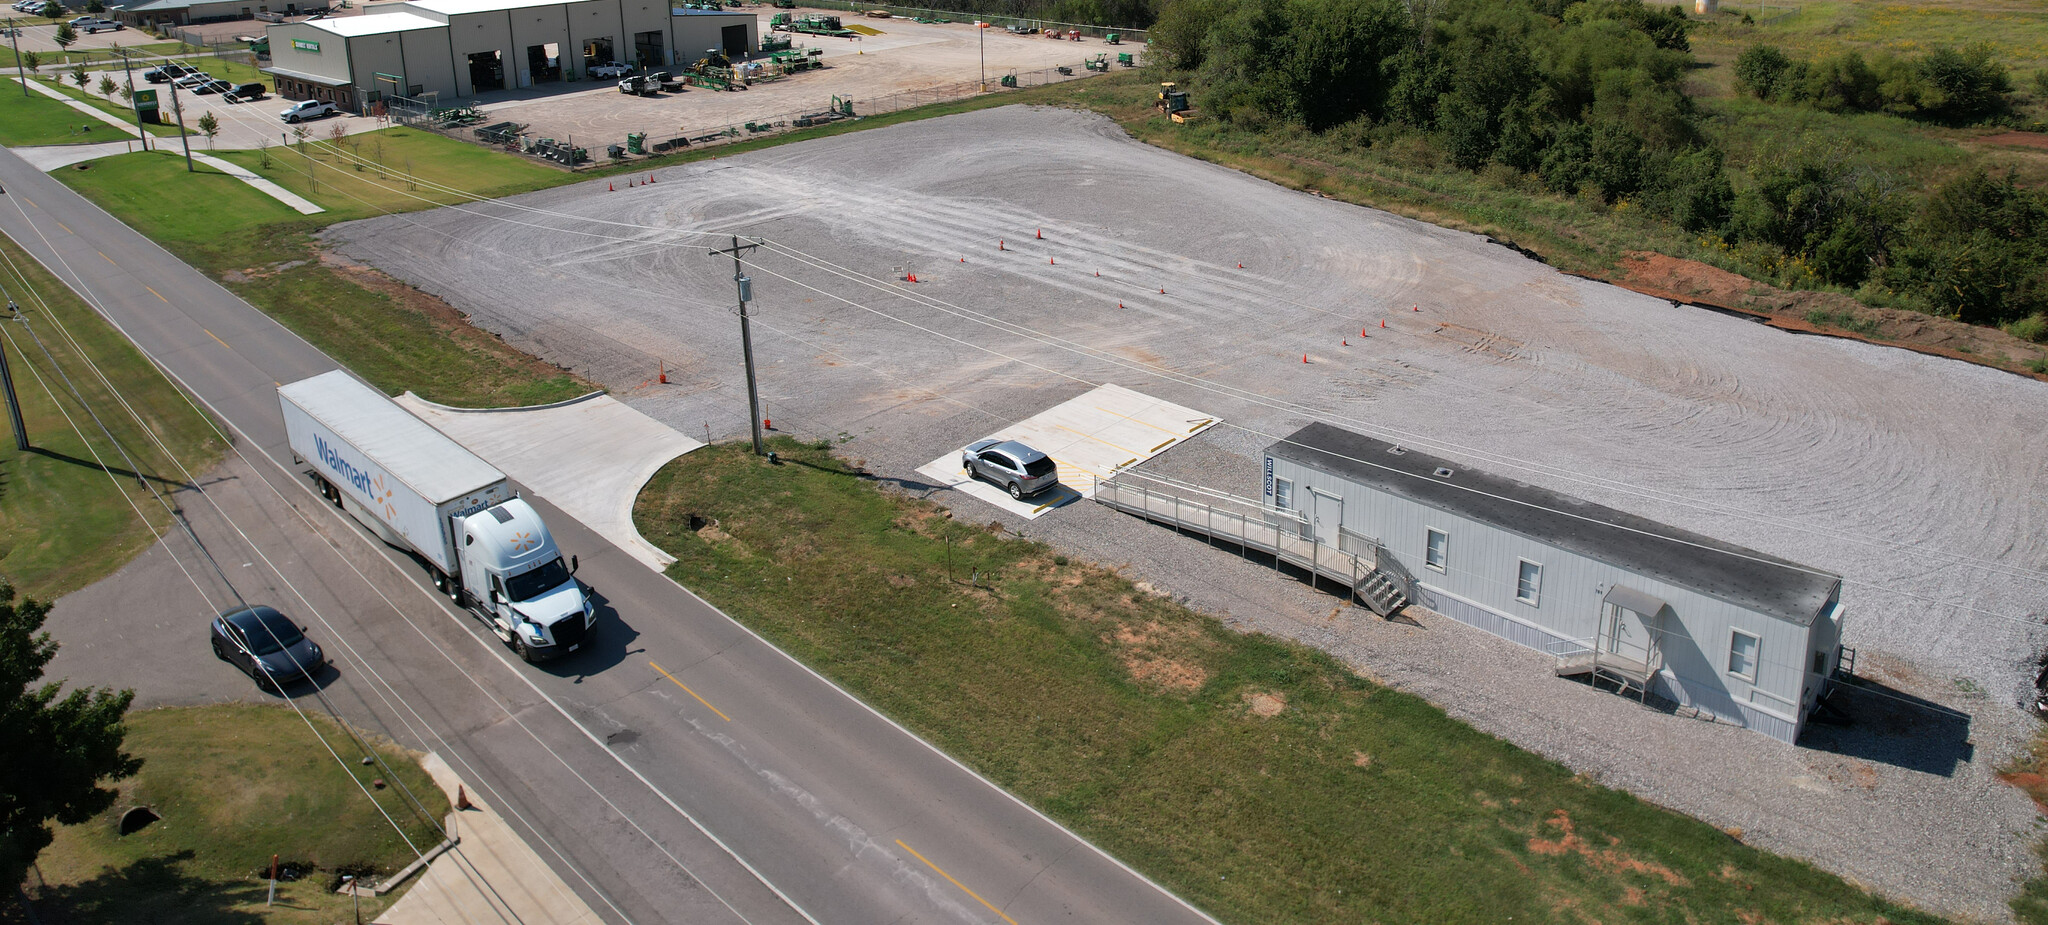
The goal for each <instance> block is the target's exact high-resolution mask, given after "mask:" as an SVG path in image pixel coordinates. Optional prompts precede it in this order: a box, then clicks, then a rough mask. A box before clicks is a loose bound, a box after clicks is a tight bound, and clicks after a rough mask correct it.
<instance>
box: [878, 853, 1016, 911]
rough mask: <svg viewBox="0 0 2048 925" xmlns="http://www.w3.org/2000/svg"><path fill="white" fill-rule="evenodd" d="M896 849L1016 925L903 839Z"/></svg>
mask: <svg viewBox="0 0 2048 925" xmlns="http://www.w3.org/2000/svg"><path fill="white" fill-rule="evenodd" d="M896 847H898V848H901V849H903V850H905V851H908V852H910V856H911V857H914V858H916V859H918V860H920V861H923V862H924V866H926V867H929V868H931V869H932V870H935V871H938V874H939V876H941V877H944V878H946V882H947V883H950V884H952V885H954V886H957V887H959V888H960V892H962V893H966V894H967V895H969V896H972V897H974V901H975V902H978V903H980V904H982V905H984V906H988V911H990V912H993V913H995V914H997V915H1001V916H1002V917H1003V921H1005V922H1008V923H1010V925H1017V920H1016V919H1013V918H1010V917H1009V916H1008V915H1005V914H1004V913H1003V910H1001V909H998V908H996V907H994V906H990V905H989V902H988V900H986V899H983V898H981V894H980V893H976V892H974V891H973V890H970V889H968V888H967V884H964V883H961V882H960V881H958V880H955V879H953V875H952V874H949V873H946V872H945V870H943V869H941V868H940V867H939V865H937V864H933V863H932V861H931V859H930V858H927V857H925V856H924V855H922V854H918V853H917V849H916V848H912V847H910V846H909V845H906V844H904V843H903V839H900V838H899V839H896Z"/></svg>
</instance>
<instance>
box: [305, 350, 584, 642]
mask: <svg viewBox="0 0 2048 925" xmlns="http://www.w3.org/2000/svg"><path fill="white" fill-rule="evenodd" d="M277 398H278V405H279V407H280V409H281V410H282V411H283V412H284V425H285V433H286V435H287V436H288V437H289V439H290V441H291V448H292V456H293V461H294V462H296V463H299V464H302V465H303V464H305V463H307V462H309V461H310V462H311V463H312V470H311V472H310V473H309V475H310V476H311V478H312V480H313V483H314V487H315V488H316V489H317V490H318V491H319V492H320V494H321V496H322V497H325V498H326V499H327V500H329V501H332V502H334V504H335V505H336V506H337V507H340V508H341V509H342V510H344V511H347V512H348V513H349V515H350V516H352V517H354V518H355V519H356V520H358V521H360V522H361V523H362V524H363V526H365V527H368V528H369V529H370V532H372V533H375V534H376V535H377V536H378V538H380V539H382V540H384V541H385V542H387V543H390V544H391V545H393V546H396V547H398V548H400V549H403V550H405V551H407V552H411V553H414V554H416V555H418V556H419V557H420V558H421V559H423V560H425V561H426V564H427V568H428V570H429V571H430V572H431V573H432V574H433V577H434V587H436V588H438V589H440V590H441V592H442V593H444V594H447V595H448V596H449V597H450V598H452V599H453V600H454V601H455V605H456V606H457V607H460V608H463V609H464V610H467V611H468V612H469V613H470V614H471V615H472V616H475V617H476V618H477V619H479V620H481V621H483V623H484V625H485V626H487V627H489V628H490V629H491V632H493V633H495V634H496V635H497V637H498V639H499V640H501V641H503V642H504V643H505V644H506V645H508V646H510V647H511V648H512V650H513V651H515V652H518V653H519V655H520V656H521V657H522V658H524V659H526V660H527V661H529V662H538V661H544V660H546V659H550V658H555V657H558V656H561V655H566V654H568V653H570V652H574V651H576V650H578V649H580V648H582V647H583V643H584V641H585V639H586V637H587V636H588V634H589V632H590V628H591V625H592V624H593V623H595V622H596V618H597V612H596V609H595V607H593V606H592V604H591V602H590V595H589V594H588V593H587V591H586V589H585V588H584V587H583V583H582V582H580V581H578V580H577V579H576V577H575V575H576V558H575V557H574V556H571V557H569V561H568V562H567V563H564V562H563V561H562V554H561V551H560V550H559V549H558V548H557V547H556V546H555V539H554V536H553V535H552V534H550V533H549V532H548V527H547V524H545V523H543V522H542V521H541V517H540V514H539V512H537V511H535V510H534V509H533V506H532V505H530V504H528V503H526V501H525V500H523V499H521V498H520V497H519V496H518V493H516V492H514V491H513V490H512V485H511V483H510V482H508V481H506V479H505V473H503V472H500V471H498V469H497V468H496V467H494V466H492V465H491V464H490V463H487V462H484V461H483V460H482V459H480V458H478V457H477V455H476V454H474V453H471V452H470V451H469V450H467V449H464V448H463V447H462V445H461V444H458V443H456V442H455V441H454V440H451V439H449V438H448V437H447V436H446V435H444V434H442V433H441V432H440V431H438V430H435V429H434V428H433V427H431V426H429V425H428V424H427V423H426V422H425V421H422V420H420V419H419V418H417V417H415V416H413V414H412V413H411V412H409V411H406V410H405V409H404V408H401V407H399V406H398V404H397V403H396V402H393V401H392V400H391V399H390V398H387V397H385V395H384V394H383V393H382V392H379V391H377V390H376V389H373V388H370V387H369V386H367V385H364V384H363V383H362V382H361V381H359V380H357V379H356V378H355V377H353V376H350V375H349V374H348V373H346V372H343V371H341V370H335V371H333V372H328V373H322V374H321V375H318V376H314V377H312V378H310V379H302V380H300V381H298V382H293V383H289V384H286V385H283V386H279V387H278V390H277Z"/></svg>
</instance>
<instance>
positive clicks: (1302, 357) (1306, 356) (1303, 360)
mask: <svg viewBox="0 0 2048 925" xmlns="http://www.w3.org/2000/svg"><path fill="white" fill-rule="evenodd" d="M1301 361H1302V362H1303V363H1306V362H1308V354H1306V353H1304V354H1302V355H1301Z"/></svg>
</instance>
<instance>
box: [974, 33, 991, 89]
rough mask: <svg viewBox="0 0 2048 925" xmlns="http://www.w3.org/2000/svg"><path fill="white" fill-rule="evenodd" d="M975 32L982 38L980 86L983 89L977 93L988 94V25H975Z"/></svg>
mask: <svg viewBox="0 0 2048 925" xmlns="http://www.w3.org/2000/svg"><path fill="white" fill-rule="evenodd" d="M974 32H975V34H976V35H978V36H980V37H981V85H980V86H981V89H980V90H979V91H977V92H980V93H987V92H988V23H985V22H977V23H975V24H974Z"/></svg>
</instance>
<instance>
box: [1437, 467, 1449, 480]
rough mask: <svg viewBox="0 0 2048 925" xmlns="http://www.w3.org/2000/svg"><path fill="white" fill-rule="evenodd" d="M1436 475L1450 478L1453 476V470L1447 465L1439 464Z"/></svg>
mask: <svg viewBox="0 0 2048 925" xmlns="http://www.w3.org/2000/svg"><path fill="white" fill-rule="evenodd" d="M1436 477H1437V478H1440V479H1447V478H1450V477H1451V470H1450V469H1449V468H1448V467H1445V466H1438V467H1436Z"/></svg>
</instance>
